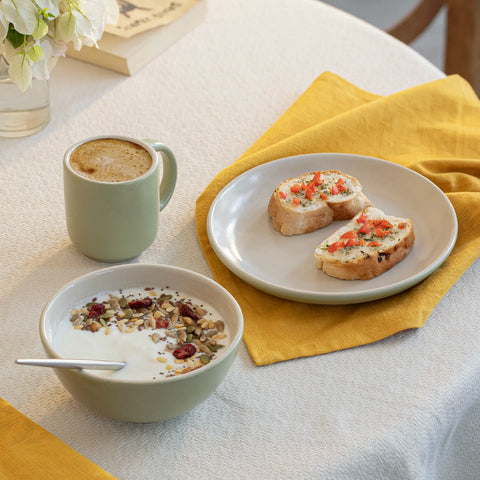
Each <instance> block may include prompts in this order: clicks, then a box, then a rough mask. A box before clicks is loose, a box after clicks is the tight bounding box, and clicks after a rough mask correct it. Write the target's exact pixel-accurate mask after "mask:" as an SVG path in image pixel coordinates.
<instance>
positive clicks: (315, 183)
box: [279, 172, 351, 206]
mask: <svg viewBox="0 0 480 480" xmlns="http://www.w3.org/2000/svg"><path fill="white" fill-rule="evenodd" d="M321 173H322V172H316V173H315V174H314V175H313V176H312V177H311V178H310V179H308V178H307V179H305V180H304V181H302V183H299V182H298V181H297V182H295V181H294V183H292V184H290V186H289V187H288V186H287V189H288V190H287V192H282V191H280V192H279V194H280V196H281V198H282V199H283V200H285V201H287V202H289V201H291V202H293V204H294V205H297V206H299V205H303V206H306V205H308V203H309V202H315V201H317V200H318V199H319V198H320V199H321V200H323V201H326V200H328V198H329V197H332V196H336V195H339V194H343V195H350V194H351V189H350V188H349V185H348V184H347V183H346V182H345V180H344V179H343V178H342V177H337V176H335V177H333V178H329V179H328V182H326V181H325V179H324V178H322V174H321ZM295 198H298V199H299V200H300V203H299V202H297V201H294V199H295ZM305 201H308V202H307V203H305Z"/></svg>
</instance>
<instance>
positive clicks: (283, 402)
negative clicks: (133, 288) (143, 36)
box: [0, 0, 480, 480]
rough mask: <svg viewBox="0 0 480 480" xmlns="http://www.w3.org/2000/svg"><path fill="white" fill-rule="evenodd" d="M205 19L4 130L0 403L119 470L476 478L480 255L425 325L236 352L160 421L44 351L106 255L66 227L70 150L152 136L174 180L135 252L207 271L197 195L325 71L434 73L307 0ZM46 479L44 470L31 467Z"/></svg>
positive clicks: (376, 76)
mask: <svg viewBox="0 0 480 480" xmlns="http://www.w3.org/2000/svg"><path fill="white" fill-rule="evenodd" d="M208 1H209V4H208V5H209V13H208V18H207V20H206V21H205V22H204V23H203V24H202V25H200V26H199V27H198V28H197V29H195V30H194V31H193V32H191V33H190V34H189V35H187V36H186V37H185V38H184V39H182V40H181V41H180V42H178V43H177V44H176V45H175V46H173V47H172V48H171V49H169V50H168V51H167V52H165V53H164V54H162V55H161V56H159V57H158V58H157V59H155V60H154V61H152V62H151V63H150V64H149V65H148V66H147V67H145V68H144V69H143V70H142V71H140V72H139V73H137V74H136V75H135V76H133V77H124V76H122V75H120V74H117V73H114V72H111V71H107V70H104V69H101V68H98V67H94V66H91V65H87V64H84V63H81V62H78V61H76V60H71V59H64V60H61V61H60V62H59V64H58V65H57V67H56V69H55V70H54V72H53V76H52V79H51V107H52V120H51V122H50V124H49V125H48V127H47V128H46V129H45V130H44V131H42V132H41V133H39V134H37V135H34V136H31V137H28V138H24V139H16V140H8V139H2V140H0V211H1V223H0V263H1V270H0V299H1V302H0V304H1V310H0V312H1V313H0V352H1V355H0V365H1V376H0V396H1V397H2V398H4V399H5V400H7V401H8V402H10V403H11V404H12V405H13V406H14V407H16V408H17V409H19V410H20V411H21V412H22V413H24V414H25V415H27V416H28V417H30V418H31V419H32V420H34V421H35V422H37V423H39V424H40V425H41V426H43V427H44V428H46V429H47V430H48V431H50V432H51V433H53V434H54V435H56V436H58V437H59V438H60V439H61V440H63V441H64V442H66V443H67V444H68V445H70V446H72V447H73V448H74V449H76V450H77V451H78V452H80V453H81V454H83V455H85V456H86V457H87V458H89V459H90V460H92V461H93V462H95V463H97V464H98V465H99V466H101V467H102V468H104V469H106V470H107V471H109V472H110V473H111V474H113V475H115V476H117V477H118V478H120V479H128V480H131V479H142V480H151V479H156V478H162V479H180V478H199V479H209V480H212V479H223V478H234V479H248V480H250V479H254V478H255V479H287V478H288V479H289V478H301V479H320V478H322V479H323V478H328V479H386V478H388V479H417V480H418V479H453V478H455V479H457V478H462V479H478V478H480V459H479V458H480V457H479V455H478V452H479V447H480V441H479V436H478V428H479V426H480V335H479V329H478V311H479V309H480V300H479V298H480V297H479V296H478V284H479V281H480V262H479V261H477V262H476V263H475V264H474V265H473V266H472V267H471V268H470V269H469V270H468V271H467V273H465V275H463V277H462V278H461V279H460V280H459V281H458V282H457V284H456V285H455V286H454V287H453V288H452V289H451V290H450V291H449V293H448V294H447V295H446V297H445V298H444V299H443V300H442V301H441V302H440V304H439V305H438V306H437V307H436V308H435V310H434V312H433V313H432V315H431V316H430V318H429V319H428V321H427V322H426V324H425V326H424V327H423V328H421V329H419V330H412V331H408V332H403V333H401V334H398V335H395V336H393V337H390V338H388V339H386V340H384V341H381V342H378V343H375V344H372V345H367V346H364V347H360V348H355V349H351V350H347V351H342V352H336V353H332V354H328V355H323V356H317V357H312V358H303V359H297V360H292V361H289V362H283V363H279V364H275V365H271V366H267V367H256V366H254V364H253V362H252V360H251V358H250V357H249V355H248V352H247V350H246V348H245V346H244V345H242V346H241V348H240V352H239V355H238V357H237V359H236V360H235V363H234V366H233V368H232V370H231V372H230V373H229V375H228V376H227V378H226V379H225V381H224V382H223V383H222V385H221V386H220V387H219V389H218V390H217V391H216V393H215V394H214V395H213V396H211V397H210V398H209V399H208V400H207V401H205V402H204V403H203V404H201V405H200V406H198V407H197V408H195V409H194V410H193V411H191V412H190V413H188V414H186V415H184V416H183V417H180V418H176V419H172V420H169V421H165V422H163V423H158V424H148V425H137V424H126V423H120V422H116V421H112V420H109V419H106V418H103V417H101V416H98V415H97V414H95V413H92V412H91V411H89V410H87V409H86V408H85V407H83V406H82V405H80V404H79V403H77V402H76V401H74V400H73V399H72V398H71V397H70V395H69V394H68V393H67V392H66V391H65V390H64V389H63V387H62V386H61V384H60V383H59V381H58V379H57V377H56V376H55V374H54V372H53V371H51V370H49V369H42V368H35V367H22V366H18V365H15V364H14V360H15V359H16V358H22V357H23V358H26V357H42V356H43V351H42V347H41V344H40V340H39V335H38V319H39V315H40V312H41V310H42V307H43V305H44V304H45V303H46V301H47V300H48V299H49V298H50V297H51V295H53V294H54V293H55V291H56V290H57V289H59V288H60V287H61V286H62V285H63V284H64V283H66V282H68V281H70V280H72V279H73V278H75V277H77V276H79V275H81V274H84V273H87V272H90V271H93V270H96V269H99V268H102V267H104V266H105V265H104V264H100V263H97V262H94V261H92V260H90V259H88V258H86V257H84V256H83V255H81V254H80V253H79V252H78V251H76V249H75V248H74V247H73V246H72V245H71V243H70V240H69V238H68V235H67V231H66V226H65V218H64V210H63V185H62V168H61V164H62V156H63V152H64V151H65V150H66V149H67V147H68V146H69V145H70V144H72V143H73V142H76V141H78V140H80V139H83V138H85V137H89V136H93V135H96V134H100V133H113V134H126V135H130V136H136V137H139V138H157V139H159V140H161V141H163V142H164V143H166V144H168V145H169V146H170V147H171V148H172V149H173V151H174V152H175V154H176V156H177V159H178V162H179V180H178V186H177V190H176V193H175V194H174V196H173V199H172V201H171V203H170V204H169V205H168V206H167V208H166V209H165V210H164V212H162V214H161V219H162V221H161V226H160V229H159V232H158V236H157V238H156V241H155V243H154V244H153V245H152V246H151V247H150V248H149V249H148V250H147V251H145V252H144V253H143V254H142V255H141V256H140V257H139V258H137V259H136V260H134V261H135V262H144V263H147V262H153V263H167V264H174V265H178V266H181V267H186V268H189V269H192V270H195V271H197V272H200V273H203V274H206V275H208V276H211V273H210V271H209V269H208V267H207V264H206V261H205V259H204V257H203V255H202V252H201V249H200V247H199V244H198V241H197V237H196V231H195V224H194V205H195V200H196V198H197V197H198V195H199V194H200V193H201V192H202V191H203V190H204V188H205V187H206V186H207V185H208V183H209V182H210V181H211V180H212V178H213V177H214V176H215V174H216V173H217V172H218V171H219V170H221V169H222V168H224V167H226V166H227V165H229V164H230V163H231V162H233V161H234V160H235V159H236V158H237V157H238V156H239V155H240V154H242V153H243V152H244V151H245V150H246V149H247V148H248V147H249V146H250V145H251V144H252V143H253V142H254V141H255V140H256V139H257V138H258V137H259V136H260V135H261V134H262V133H263V132H264V131H265V130H266V129H267V128H268V127H269V126H270V125H271V124H272V123H273V122H275V120H276V119H277V118H278V117H279V116H280V115H281V114H282V113H283V112H284V111H285V110H286V109H287V108H288V107H289V106H290V105H291V103H292V102H293V101H295V100H296V99H297V97H298V96H299V95H300V94H301V93H302V92H303V91H304V90H305V89H306V88H307V87H308V86H309V84H310V83H311V82H312V81H313V80H314V79H315V78H316V77H317V76H318V75H319V74H321V73H322V72H323V71H326V70H329V71H332V72H334V73H336V74H338V75H340V76H343V77H344V78H346V79H347V80H349V81H351V82H353V83H355V84H356V85H358V86H359V87H362V88H364V89H366V90H369V91H372V92H374V93H378V94H389V93H392V92H395V91H398V90H401V89H404V88H407V87H410V86H413V85H416V84H420V83H423V82H426V81H430V80H434V79H437V78H441V77H442V75H443V74H442V73H441V72H440V71H439V70H437V69H436V68H435V67H433V66H432V65H431V64H429V63H428V62H427V61H426V60H424V59H423V58H422V57H420V56H419V55H418V54H416V53H415V52H414V51H412V50H411V49H409V48H408V47H406V46H405V45H403V44H400V43H399V42H397V41H395V40H394V39H392V38H390V37H388V36H387V35H386V34H384V33H383V32H380V31H378V30H376V29H374V28H373V27H371V26H369V25H367V24H366V23H364V22H361V21H359V20H357V19H355V18H353V17H351V16H349V15H347V14H344V13H342V12H340V11H338V10H335V9H334V8H332V7H328V6H326V5H324V4H322V3H320V2H315V1H313V0H262V1H258V0H231V1H228V2H227V1H224V0H208ZM38 478H41V472H39V477H38Z"/></svg>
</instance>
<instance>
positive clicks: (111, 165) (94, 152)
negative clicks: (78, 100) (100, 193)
mask: <svg viewBox="0 0 480 480" xmlns="http://www.w3.org/2000/svg"><path fill="white" fill-rule="evenodd" d="M70 165H71V167H72V169H73V170H74V171H75V172H77V173H78V174H79V175H82V176H83V177H86V178H89V179H90V180H96V181H98V182H112V183H114V182H126V181H128V180H133V179H135V178H138V177H141V176H142V175H144V174H145V173H147V172H148V171H149V170H150V168H151V167H152V157H151V155H150V153H149V152H148V151H147V150H145V148H143V147H142V146H141V145H138V144H137V143H133V142H129V141H127V140H120V139H115V138H100V139H97V140H91V141H89V142H85V143H83V144H82V145H80V146H79V147H77V148H76V149H75V150H74V151H73V152H72V154H71V156H70Z"/></svg>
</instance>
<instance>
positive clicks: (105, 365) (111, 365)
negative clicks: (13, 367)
mask: <svg viewBox="0 0 480 480" xmlns="http://www.w3.org/2000/svg"><path fill="white" fill-rule="evenodd" d="M15 363H18V364H19V365H34V366H37V367H55V368H76V369H82V368H86V369H88V370H120V369H121V368H123V367H124V366H125V365H126V364H127V363H126V362H113V361H109V360H72V359H63V358H19V359H18V360H17V361H16V362H15Z"/></svg>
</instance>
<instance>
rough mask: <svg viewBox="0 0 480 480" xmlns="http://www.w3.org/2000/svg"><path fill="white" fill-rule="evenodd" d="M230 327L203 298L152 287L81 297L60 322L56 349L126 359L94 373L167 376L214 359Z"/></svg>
mask: <svg viewBox="0 0 480 480" xmlns="http://www.w3.org/2000/svg"><path fill="white" fill-rule="evenodd" d="M228 331H229V329H228V325H226V324H225V322H224V321H223V319H222V317H221V315H220V313H219V312H217V311H216V310H215V309H214V308H213V307H212V306H211V305H209V304H206V303H205V302H203V301H202V300H200V299H199V298H196V297H191V296H189V295H187V294H185V293H182V292H179V291H177V290H172V289H170V288H169V287H168V285H167V286H164V287H152V286H149V287H144V288H141V289H138V288H130V289H126V290H123V289H122V290H119V291H113V292H106V293H102V294H99V295H96V296H95V297H93V298H90V299H87V300H84V301H81V302H80V303H79V304H78V305H76V306H75V308H73V309H72V310H71V311H70V313H69V314H68V315H67V316H66V317H65V318H64V320H63V321H62V322H61V323H60V324H59V326H58V328H57V331H56V333H55V337H54V342H53V347H54V348H55V350H56V351H57V352H58V354H59V355H60V356H62V357H65V358H81V359H92V360H94V359H102V360H119V359H120V360H121V361H123V362H126V363H127V365H126V366H125V367H124V368H122V369H121V370H115V371H114V370H89V371H88V373H90V374H91V375H97V376H103V377H112V378H116V379H126V380H134V381H146V380H162V379H167V378H171V377H174V376H176V375H184V374H185V373H189V372H191V371H194V370H196V369H198V368H202V367H204V366H205V365H208V364H209V363H210V362H213V361H215V360H216V359H217V358H218V357H219V356H221V354H222V352H223V351H224V349H225V346H227V345H228V341H229V334H228Z"/></svg>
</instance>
